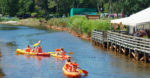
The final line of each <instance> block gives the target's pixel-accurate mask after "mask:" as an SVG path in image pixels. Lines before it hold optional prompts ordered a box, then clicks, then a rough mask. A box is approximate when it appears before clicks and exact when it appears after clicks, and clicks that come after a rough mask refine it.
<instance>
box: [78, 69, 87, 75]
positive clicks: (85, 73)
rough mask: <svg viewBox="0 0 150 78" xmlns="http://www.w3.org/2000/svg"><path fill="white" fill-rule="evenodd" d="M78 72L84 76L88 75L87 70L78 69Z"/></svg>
mask: <svg viewBox="0 0 150 78" xmlns="http://www.w3.org/2000/svg"><path fill="white" fill-rule="evenodd" d="M78 70H79V71H80V73H84V76H87V75H88V71H87V70H82V69H78Z"/></svg>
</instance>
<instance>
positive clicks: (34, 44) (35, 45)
mask: <svg viewBox="0 0 150 78" xmlns="http://www.w3.org/2000/svg"><path fill="white" fill-rule="evenodd" d="M40 42H41V40H39V41H38V42H37V43H35V44H34V45H33V46H37V45H39V44H40Z"/></svg>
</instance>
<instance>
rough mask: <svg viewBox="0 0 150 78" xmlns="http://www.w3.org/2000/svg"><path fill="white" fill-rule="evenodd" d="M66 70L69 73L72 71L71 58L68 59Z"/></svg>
mask: <svg viewBox="0 0 150 78" xmlns="http://www.w3.org/2000/svg"><path fill="white" fill-rule="evenodd" d="M65 69H66V70H67V71H72V67H71V58H68V59H67V61H66V64H65Z"/></svg>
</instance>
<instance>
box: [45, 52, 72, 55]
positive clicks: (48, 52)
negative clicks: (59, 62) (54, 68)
mask: <svg viewBox="0 0 150 78" xmlns="http://www.w3.org/2000/svg"><path fill="white" fill-rule="evenodd" d="M48 53H51V54H54V53H55V52H48ZM68 54H70V55H73V54H74V53H73V52H69V53H68Z"/></svg>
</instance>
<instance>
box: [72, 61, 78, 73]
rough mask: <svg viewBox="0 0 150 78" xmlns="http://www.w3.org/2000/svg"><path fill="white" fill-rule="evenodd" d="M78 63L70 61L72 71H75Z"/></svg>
mask: <svg viewBox="0 0 150 78" xmlns="http://www.w3.org/2000/svg"><path fill="white" fill-rule="evenodd" d="M78 65H79V64H77V63H76V62H72V66H73V70H72V71H73V72H77V68H78Z"/></svg>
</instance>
